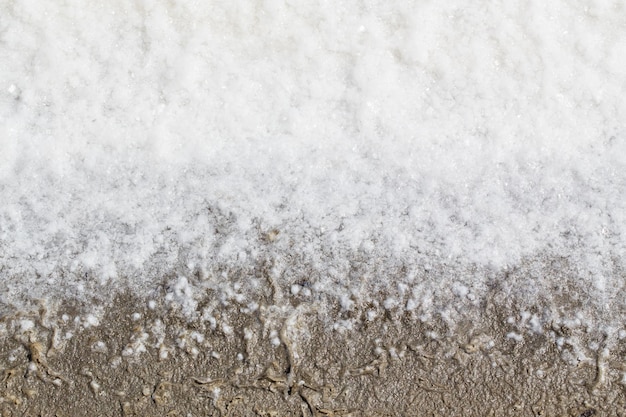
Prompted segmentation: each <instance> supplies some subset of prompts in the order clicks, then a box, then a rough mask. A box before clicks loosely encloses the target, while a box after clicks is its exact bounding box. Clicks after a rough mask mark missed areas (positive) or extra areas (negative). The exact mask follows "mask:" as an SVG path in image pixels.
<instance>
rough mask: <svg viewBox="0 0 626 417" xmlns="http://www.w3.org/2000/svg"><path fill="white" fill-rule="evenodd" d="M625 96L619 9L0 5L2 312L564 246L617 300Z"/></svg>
mask: <svg viewBox="0 0 626 417" xmlns="http://www.w3.org/2000/svg"><path fill="white" fill-rule="evenodd" d="M625 96H626V9H625V8H624V5H623V4H622V3H621V2H615V1H608V0H607V1H602V0H592V1H584V2H583V1H565V0H554V1H550V2H545V1H486V0H475V1H470V2H467V1H447V2H436V1H405V0H386V1H370V0H366V1H356V0H355V1H332V2H330V1H329V2H327V1H322V2H304V1H299V2H298V1H252V2H230V1H223V2H197V1H177V2H168V1H156V0H155V1H145V2H144V1H133V2H128V1H107V2H101V3H98V4H95V3H93V2H82V1H77V0H76V1H72V0H69V1H65V2H60V1H38V0H31V1H27V0H24V1H10V0H0V121H1V123H0V200H1V203H0V302H2V303H4V304H12V305H19V303H21V302H27V301H28V300H33V299H37V298H46V297H50V298H56V299H61V298H78V299H81V298H84V299H91V298H93V297H95V298H99V297H102V298H104V297H105V296H107V295H108V294H110V293H111V290H112V289H130V290H131V291H134V292H136V293H138V294H142V293H146V294H147V293H149V292H150V290H151V289H153V288H154V287H155V285H156V283H160V282H162V280H163V279H164V277H172V278H171V279H172V282H173V284H172V285H173V287H172V288H173V290H172V295H171V298H174V299H178V300H179V302H180V303H182V304H184V305H186V306H187V307H188V308H189V309H193V308H194V307H195V304H194V297H195V295H194V294H195V293H196V292H197V291H198V290H199V289H200V288H206V287H211V288H217V287H219V288H221V289H222V290H223V291H224V292H225V293H229V294H230V295H231V296H232V297H237V296H239V297H241V300H240V301H241V302H244V301H245V298H246V296H245V293H246V292H253V291H254V290H255V288H258V287H259V286H262V285H266V283H265V282H262V281H261V280H259V278H258V276H257V277H255V276H253V275H252V274H250V275H249V276H247V275H246V274H243V276H237V278H234V275H233V274H234V271H237V270H244V271H251V270H254V269H255V268H257V269H258V268H259V267H265V268H267V274H269V276H270V277H271V279H272V280H274V281H275V282H276V283H277V285H279V286H286V287H287V288H290V289H291V292H292V293H294V292H295V293H296V294H300V291H301V290H302V291H305V292H309V293H316V292H317V293H327V294H333V295H336V296H337V297H338V298H340V299H341V302H342V305H344V307H345V308H350V303H353V302H354V301H355V300H358V298H359V297H361V296H364V294H376V293H377V292H376V291H383V292H384V291H387V292H389V291H392V292H393V291H395V292H400V293H403V292H411V293H412V294H413V296H412V297H411V298H410V300H409V303H408V304H407V306H406V308H415V306H416V305H421V306H422V307H423V308H424V309H428V305H429V304H428V300H429V298H428V297H429V296H428V294H429V291H431V292H432V290H433V289H434V288H449V289H450V291H451V297H452V298H454V297H456V298H464V297H474V298H476V297H480V291H481V290H480V289H481V286H482V285H484V282H483V280H484V278H483V276H482V275H481V274H476V273H474V274H472V273H468V272H467V271H468V270H471V268H474V267H476V268H479V270H494V271H501V270H504V269H505V268H510V267H512V266H515V265H517V264H519V263H520V262H522V261H523V260H525V259H533V258H537V257H545V256H548V257H550V256H554V257H566V258H568V259H569V262H571V263H572V264H573V265H574V266H575V269H576V271H577V272H578V275H579V277H578V278H577V279H579V280H583V281H584V283H583V285H588V287H589V290H588V291H589V294H590V296H591V297H592V298H593V299H595V300H596V301H597V302H599V303H606V305H607V306H613V305H614V304H615V303H621V304H620V305H623V303H624V301H623V299H617V300H615V294H620V291H622V292H623V287H624V279H623V277H622V276H621V274H619V273H616V272H615V271H616V270H620V268H622V266H623V263H624V258H623V253H624V251H625V250H626V240H625V239H624V236H626V199H625V198H624V195H625V194H626V176H625V168H626V129H625V126H624V121H626V101H625V100H624V97H625ZM437 265H446V267H447V268H448V271H453V272H454V271H457V272H456V273H450V274H446V275H442V276H439V277H437V279H431V280H429V281H424V280H422V278H421V275H420V274H422V272H423V271H425V270H426V271H427V270H429V269H431V268H435V267H436V266H437ZM551 279H555V278H553V277H551V276H549V275H546V276H539V277H533V279H530V278H529V280H528V282H527V283H525V284H524V285H525V286H526V287H530V288H532V287H536V286H542V287H549V285H550V280H551ZM513 295H514V296H515V294H513ZM518 296H519V297H520V299H521V300H522V301H524V299H523V297H524V295H523V294H518ZM383 301H384V303H386V304H385V305H387V304H388V306H389V307H393V305H394V303H399V302H400V301H398V300H396V299H394V298H390V299H386V300H381V302H383ZM531 301H532V300H529V301H528V302H529V303H530V302H531ZM185 303H186V304H185Z"/></svg>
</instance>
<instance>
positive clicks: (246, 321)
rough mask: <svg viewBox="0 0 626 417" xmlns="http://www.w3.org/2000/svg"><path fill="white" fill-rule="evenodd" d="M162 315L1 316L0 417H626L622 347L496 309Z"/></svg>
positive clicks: (114, 307) (142, 308)
mask: <svg viewBox="0 0 626 417" xmlns="http://www.w3.org/2000/svg"><path fill="white" fill-rule="evenodd" d="M164 305H165V304H163V303H162V301H161V302H159V301H157V302H153V303H150V302H149V301H148V300H140V299H136V298H133V297H130V296H120V297H117V298H116V299H115V301H114V302H113V303H112V304H111V305H109V306H107V307H105V308H104V314H103V315H101V316H99V317H100V318H99V320H98V321H97V322H95V321H94V319H89V318H85V317H87V316H85V315H84V314H83V315H81V313H80V311H81V308H80V307H79V306H74V307H71V306H60V307H58V308H55V309H54V312H53V311H52V309H49V310H48V309H46V308H45V307H42V308H41V309H40V310H39V311H38V312H34V313H32V314H26V313H24V314H21V315H13V316H11V317H4V318H3V319H2V322H1V323H0V342H1V343H0V416H2V417H8V416H58V417H61V416H87V415H89V416H181V417H182V416H185V417H186V416H481V417H482V416H574V417H590V416H624V415H626V411H625V410H626V386H625V385H624V371H625V370H626V369H624V360H625V358H626V355H625V351H626V343H624V342H625V341H624V340H623V339H620V340H619V341H617V342H616V343H615V344H613V345H611V346H610V349H609V347H608V345H607V344H606V340H605V338H606V336H603V334H602V333H601V332H597V331H595V330H594V329H589V328H583V327H580V328H575V329H572V328H568V327H567V326H565V325H556V324H554V323H553V324H551V325H544V326H543V328H542V329H541V331H539V332H535V333H533V334H531V333H528V332H527V333H525V334H523V336H522V335H521V334H520V335H518V334H516V333H512V328H511V325H510V324H509V323H507V317H510V314H511V312H510V311H506V310H504V307H502V306H500V307H498V306H495V305H490V304H486V305H484V306H483V307H482V316H481V319H480V320H478V321H467V322H466V323H460V324H459V325H457V326H456V328H455V329H453V330H452V329H450V328H449V327H448V326H447V325H446V324H445V323H444V322H443V321H442V320H437V319H431V320H424V321H422V320H421V319H420V318H419V317H415V316H412V315H411V314H408V313H405V312H394V311H385V310H381V314H377V315H372V314H370V315H368V314H367V312H366V310H365V309H357V310H355V311H352V312H350V313H349V314H348V313H346V312H345V311H342V310H341V309H340V308H339V307H338V306H335V307H331V308H330V310H327V311H324V312H320V311H318V310H314V309H313V308H312V307H311V306H309V305H305V304H301V305H298V306H290V308H288V309H287V308H279V307H277V306H270V307H263V306H261V307H260V308H258V310H256V311H254V312H245V313H243V312H241V311H240V310H239V309H238V308H236V307H235V306H233V305H230V306H224V307H223V308H222V309H221V310H220V311H219V312H218V313H216V314H214V315H213V316H212V317H211V318H208V319H207V318H206V317H205V318H197V319H196V320H191V321H190V320H188V319H185V318H184V317H183V315H182V314H179V313H180V312H177V311H176V310H175V309H174V310H173V309H171V308H166V307H164ZM327 317H336V318H337V321H335V322H334V323H330V322H329V321H328V319H327ZM509 321H510V320H509ZM573 340H577V341H579V342H580V343H578V345H575V344H573V343H571V344H568V343H569V342H568V341H573ZM577 346H578V347H577ZM580 346H591V347H592V348H585V347H583V348H581V347H580Z"/></svg>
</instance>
